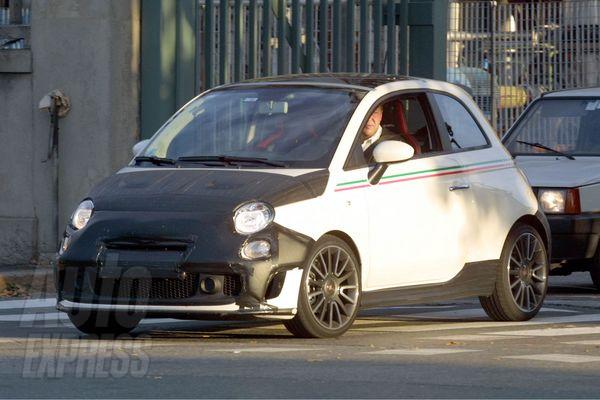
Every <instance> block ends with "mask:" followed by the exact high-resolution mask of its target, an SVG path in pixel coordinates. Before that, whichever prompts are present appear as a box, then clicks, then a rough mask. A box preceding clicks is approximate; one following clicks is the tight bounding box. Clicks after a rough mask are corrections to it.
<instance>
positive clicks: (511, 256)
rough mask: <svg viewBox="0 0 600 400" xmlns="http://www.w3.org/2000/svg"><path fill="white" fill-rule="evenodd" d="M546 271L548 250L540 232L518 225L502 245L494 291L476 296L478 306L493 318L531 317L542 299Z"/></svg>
mask: <svg viewBox="0 0 600 400" xmlns="http://www.w3.org/2000/svg"><path fill="white" fill-rule="evenodd" d="M527 243H529V247H528V246H527ZM533 243H536V244H535V245H534V244H533ZM515 246H518V248H517V250H515ZM521 253H523V254H521ZM525 253H528V254H525ZM520 256H521V257H520ZM548 273H549V263H548V253H547V250H546V246H545V244H544V241H543V240H542V238H541V236H540V234H539V233H538V231H537V230H536V229H535V228H533V227H532V226H530V225H526V224H518V225H517V226H515V227H514V228H513V229H512V230H511V231H510V233H509V234H508V237H507V238H506V241H505V243H504V247H503V248H502V255H501V257H500V265H499V266H498V272H497V276H496V286H495V288H494V291H493V293H492V295H491V296H489V297H480V298H479V301H480V303H481V306H482V307H483V309H484V310H485V312H486V314H487V315H488V316H489V317H490V318H492V319H493V320H495V321H526V320H528V319H531V318H533V317H534V316H535V315H536V314H537V313H538V311H539V310H540V308H541V307H542V304H543V302H544V298H545V296H546V291H547V289H548Z"/></svg>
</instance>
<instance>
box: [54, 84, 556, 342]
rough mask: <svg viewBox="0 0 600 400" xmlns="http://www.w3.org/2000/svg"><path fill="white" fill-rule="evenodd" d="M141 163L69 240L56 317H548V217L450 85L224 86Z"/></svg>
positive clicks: (116, 320) (333, 324) (310, 331)
mask: <svg viewBox="0 0 600 400" xmlns="http://www.w3.org/2000/svg"><path fill="white" fill-rule="evenodd" d="M377 119H380V121H376V120H377ZM374 121H375V122H374ZM367 132H370V133H367ZM365 135H367V136H369V135H372V136H369V137H368V138H367V137H366V136H365ZM384 139H385V140H384ZM134 151H135V152H136V157H135V158H134V159H133V160H132V162H131V164H130V165H129V166H127V167H125V168H123V169H122V170H120V171H119V172H117V173H116V174H115V175H114V176H112V177H109V178H108V179H107V180H105V181H104V182H102V183H101V184H99V185H98V186H97V187H95V188H94V189H93V190H92V191H91V193H90V194H89V195H88V196H87V197H86V198H85V199H84V200H83V201H82V202H81V204H80V205H79V207H77V209H76V210H75V212H74V213H73V216H72V219H71V221H70V223H69V226H68V227H67V229H66V232H65V236H64V239H63V241H62V244H61V249H60V254H59V258H58V263H57V278H58V284H57V290H58V308H59V309H60V310H62V311H65V312H67V313H68V314H69V317H70V319H71V321H72V322H73V323H74V324H75V326H77V327H78V328H79V329H80V330H82V331H83V332H90V333H100V332H123V331H128V330H131V329H133V328H134V327H135V326H136V325H137V323H138V322H139V320H140V318H142V317H165V316H167V317H173V318H188V319H200V318H204V319H206V318H208V319H223V318H229V319H231V318H233V319H242V318H272V319H282V320H284V323H285V326H286V327H287V328H288V329H289V330H290V331H291V332H292V333H293V334H295V335H297V336H302V337H333V336H337V335H340V334H342V333H344V332H345V331H346V330H347V329H348V328H349V327H350V326H351V325H352V322H353V321H354V319H355V318H356V315H357V312H358V311H359V309H361V308H374V307H384V306H393V305H400V304H406V303H423V302H431V301H439V300H446V299H455V298H463V297H477V296H478V297H479V298H480V300H481V304H482V306H483V308H484V309H485V311H486V312H487V314H488V315H489V316H490V317H491V318H493V319H495V320H526V319H529V318H532V317H533V316H534V315H536V313H537V312H538V311H539V309H540V307H541V306H542V302H543V300H544V296H545V294H546V288H547V276H548V270H549V260H548V252H549V247H550V238H549V231H548V226H547V221H546V218H545V216H544V215H543V213H541V212H539V210H538V202H537V199H536V197H535V195H534V194H533V192H532V190H531V188H530V187H529V185H528V184H527V182H526V180H525V177H524V176H523V175H522V173H521V172H520V171H519V170H518V168H516V166H515V164H514V161H513V159H512V157H511V155H510V154H509V153H508V152H507V151H506V149H505V148H504V147H503V146H502V144H501V143H500V140H499V139H497V137H496V135H495V133H494V131H493V130H492V128H491V127H490V125H489V124H488V123H487V121H486V119H485V118H484V116H483V115H482V114H481V112H480V111H479V109H478V108H477V106H476V105H475V104H474V103H473V101H472V100H471V98H470V97H469V95H468V94H466V93H465V92H464V91H463V90H461V89H459V88H458V87H457V86H454V85H452V84H448V83H444V82H436V81H431V80H425V79H416V78H402V77H392V76H381V75H362V74H314V75H292V76H280V77H274V78H269V79H259V80H254V81H247V82H242V83H238V84H231V85H226V86H222V87H218V88H216V89H213V90H210V91H208V92H205V93H203V94H202V95H200V96H198V97H197V98H195V99H193V100H192V101H190V102H189V103H188V104H187V105H186V106H184V107H183V108H182V109H181V110H180V111H179V112H178V113H176V114H175V115H174V116H173V117H172V118H171V119H170V120H169V121H167V122H166V123H165V125H164V126H163V127H162V128H161V129H160V130H159V131H158V132H157V133H156V134H155V135H154V136H153V137H152V139H151V140H150V141H149V142H148V141H145V142H143V143H140V144H138V145H136V148H135V150H134Z"/></svg>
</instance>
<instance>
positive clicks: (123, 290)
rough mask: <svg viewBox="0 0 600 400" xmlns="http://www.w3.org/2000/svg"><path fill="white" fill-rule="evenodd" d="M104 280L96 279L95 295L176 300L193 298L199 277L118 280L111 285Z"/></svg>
mask: <svg viewBox="0 0 600 400" xmlns="http://www.w3.org/2000/svg"><path fill="white" fill-rule="evenodd" d="M106 281H107V280H105V279H98V280H97V281H96V285H95V287H94V292H95V293H96V294H97V295H100V296H102V295H106V294H109V293H110V291H111V290H112V296H113V297H118V298H129V299H142V300H143V299H152V300H176V299H187V298H190V297H193V296H194V295H196V293H197V292H198V282H199V275H198V274H195V273H191V274H187V275H186V277H185V278H184V279H177V278H174V279H165V278H154V279H118V280H113V281H112V285H109V283H110V282H106ZM111 286H112V287H111Z"/></svg>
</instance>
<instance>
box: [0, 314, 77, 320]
mask: <svg viewBox="0 0 600 400" xmlns="http://www.w3.org/2000/svg"><path fill="white" fill-rule="evenodd" d="M61 319H62V320H64V319H69V317H68V316H67V314H65V313H62V312H52V313H31V314H25V313H23V314H8V315H0V322H38V321H56V320H61Z"/></svg>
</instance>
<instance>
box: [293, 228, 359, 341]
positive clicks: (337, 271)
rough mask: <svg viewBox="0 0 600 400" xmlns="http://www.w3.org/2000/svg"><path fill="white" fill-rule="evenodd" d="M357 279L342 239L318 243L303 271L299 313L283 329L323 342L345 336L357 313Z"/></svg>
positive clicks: (354, 262) (352, 259) (349, 251)
mask: <svg viewBox="0 0 600 400" xmlns="http://www.w3.org/2000/svg"><path fill="white" fill-rule="evenodd" d="M359 301H360V275H359V270H358V261H357V259H356V256H355V254H354V252H353V251H352V249H351V248H350V247H349V246H348V245H347V244H346V243H345V242H344V241H343V240H341V239H339V238H337V237H335V236H329V235H326V236H324V237H323V238H322V239H320V240H319V241H318V242H317V243H316V245H315V248H314V250H313V251H312V253H311V254H310V256H309V257H308V261H307V264H306V265H305V267H304V272H303V274H302V284H301V285H300V292H299V295H298V311H297V313H296V315H295V316H294V318H293V319H291V320H289V321H286V322H285V327H286V328H287V329H288V330H289V331H290V332H291V333H292V334H294V335H295V336H298V337H312V338H326V337H335V336H339V335H342V334H343V333H344V332H346V331H347V330H348V329H349V328H350V326H352V323H353V322H354V319H355V318H356V314H357V312H358V305H359Z"/></svg>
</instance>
